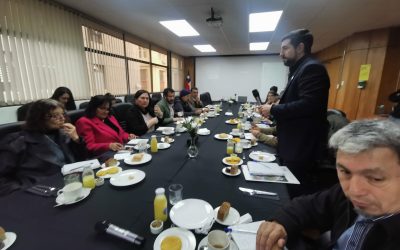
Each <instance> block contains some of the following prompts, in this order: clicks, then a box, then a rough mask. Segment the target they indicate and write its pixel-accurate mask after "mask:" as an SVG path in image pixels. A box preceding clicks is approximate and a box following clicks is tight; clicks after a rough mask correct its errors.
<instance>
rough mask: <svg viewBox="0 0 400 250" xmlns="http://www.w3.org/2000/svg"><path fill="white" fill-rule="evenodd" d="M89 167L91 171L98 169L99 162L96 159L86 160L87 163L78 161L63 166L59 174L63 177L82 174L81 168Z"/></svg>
mask: <svg viewBox="0 0 400 250" xmlns="http://www.w3.org/2000/svg"><path fill="white" fill-rule="evenodd" d="M85 167H91V168H92V169H96V168H99V167H100V162H99V160H97V159H94V160H88V161H79V162H75V163H71V164H65V165H64V166H63V167H62V168H61V173H62V174H63V175H67V174H71V173H75V172H82V171H83V168H85Z"/></svg>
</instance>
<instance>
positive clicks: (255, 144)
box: [250, 142, 258, 147]
mask: <svg viewBox="0 0 400 250" xmlns="http://www.w3.org/2000/svg"><path fill="white" fill-rule="evenodd" d="M250 145H251V144H250ZM257 145H258V142H256V143H254V144H253V145H251V146H252V147H255V146H257Z"/></svg>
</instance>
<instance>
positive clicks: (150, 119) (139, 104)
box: [126, 90, 163, 136]
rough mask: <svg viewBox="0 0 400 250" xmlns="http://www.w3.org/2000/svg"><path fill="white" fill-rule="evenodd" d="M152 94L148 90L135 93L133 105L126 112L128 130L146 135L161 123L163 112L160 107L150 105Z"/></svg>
mask: <svg viewBox="0 0 400 250" xmlns="http://www.w3.org/2000/svg"><path fill="white" fill-rule="evenodd" d="M150 100H151V99H150V94H149V92H147V91H146V90H138V91H137V92H136V94H135V99H134V101H133V102H134V104H133V107H132V108H130V109H129V110H128V112H127V114H126V122H127V129H126V130H127V132H128V133H133V134H135V135H139V136H140V135H144V134H146V133H147V132H151V131H154V130H155V128H156V127H157V126H158V124H160V123H161V118H162V117H163V114H162V112H161V110H160V108H159V107H158V106H157V105H155V106H154V108H153V107H152V105H150Z"/></svg>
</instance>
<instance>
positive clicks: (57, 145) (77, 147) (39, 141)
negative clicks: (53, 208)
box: [0, 99, 87, 195]
mask: <svg viewBox="0 0 400 250" xmlns="http://www.w3.org/2000/svg"><path fill="white" fill-rule="evenodd" d="M64 113H65V112H64V107H63V106H62V105H61V104H60V103H59V102H57V101H55V100H52V99H44V100H39V101H36V102H34V103H33V104H32V106H31V108H30V109H29V111H28V114H27V118H26V123H25V126H24V128H23V130H22V131H21V132H16V133H12V134H10V135H8V136H6V138H4V139H3V140H2V141H1V142H0V158H1V159H2V163H1V164H0V195H1V194H6V193H10V192H12V191H13V190H17V189H20V188H26V187H29V186H31V185H32V184H34V183H36V182H39V181H40V180H41V179H44V178H45V177H47V176H52V175H55V174H60V177H61V168H62V166H63V165H64V164H67V163H72V162H75V161H77V160H84V159H86V152H87V151H86V146H85V143H84V141H83V140H82V139H81V138H80V137H79V136H78V134H77V132H76V129H75V127H74V126H73V125H72V124H70V123H65V116H64V115H65V114H64Z"/></svg>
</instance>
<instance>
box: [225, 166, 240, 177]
mask: <svg viewBox="0 0 400 250" xmlns="http://www.w3.org/2000/svg"><path fill="white" fill-rule="evenodd" d="M227 168H228V167H224V168H223V169H222V173H223V174H224V175H227V176H238V175H240V174H241V173H242V171H240V169H238V171H237V173H236V174H230V173H228V172H226V171H225V170H226V169H227Z"/></svg>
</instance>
